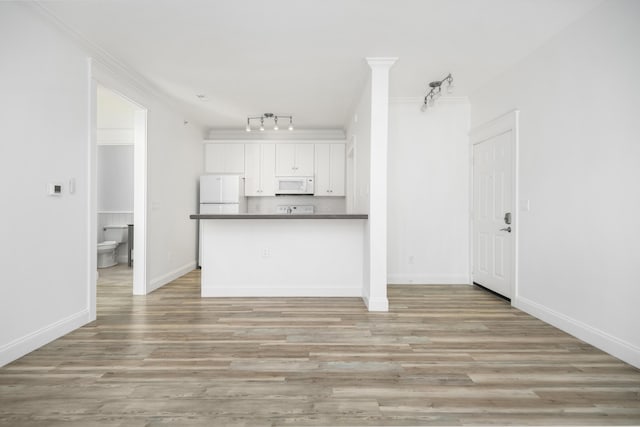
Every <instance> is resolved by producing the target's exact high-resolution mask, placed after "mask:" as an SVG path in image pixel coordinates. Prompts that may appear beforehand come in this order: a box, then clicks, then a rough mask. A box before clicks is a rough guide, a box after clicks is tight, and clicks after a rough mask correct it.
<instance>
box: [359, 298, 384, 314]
mask: <svg viewBox="0 0 640 427" xmlns="http://www.w3.org/2000/svg"><path fill="white" fill-rule="evenodd" d="M362 300H363V301H364V304H365V305H366V306H367V308H368V309H369V311H389V300H388V299H387V298H373V299H370V298H369V297H367V296H363V297H362Z"/></svg>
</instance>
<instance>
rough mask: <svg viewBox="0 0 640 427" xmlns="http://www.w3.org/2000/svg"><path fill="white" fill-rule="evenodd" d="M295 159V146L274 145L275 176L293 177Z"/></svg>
mask: <svg viewBox="0 0 640 427" xmlns="http://www.w3.org/2000/svg"><path fill="white" fill-rule="evenodd" d="M295 159H296V147H295V144H276V176H294V175H295V163H296V162H295Z"/></svg>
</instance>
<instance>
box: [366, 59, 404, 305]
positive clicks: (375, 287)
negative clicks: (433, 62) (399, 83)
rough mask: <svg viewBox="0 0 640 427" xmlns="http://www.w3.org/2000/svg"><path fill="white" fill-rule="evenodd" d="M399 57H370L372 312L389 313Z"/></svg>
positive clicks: (369, 301) (369, 266) (369, 292)
mask: <svg viewBox="0 0 640 427" xmlns="http://www.w3.org/2000/svg"><path fill="white" fill-rule="evenodd" d="M397 59H398V58H367V62H368V63H369V67H371V158H370V168H369V221H368V230H367V234H368V239H367V240H368V243H369V244H368V245H366V246H368V248H366V249H367V252H368V254H365V257H368V263H366V264H365V265H366V268H367V269H368V270H369V271H368V274H365V277H367V276H368V279H369V283H368V289H367V284H365V289H364V295H363V298H364V300H365V303H366V304H367V307H368V308H369V311H389V300H388V299H387V151H388V150H387V145H388V139H389V70H390V69H391V66H393V64H394V63H395V62H396V60H397Z"/></svg>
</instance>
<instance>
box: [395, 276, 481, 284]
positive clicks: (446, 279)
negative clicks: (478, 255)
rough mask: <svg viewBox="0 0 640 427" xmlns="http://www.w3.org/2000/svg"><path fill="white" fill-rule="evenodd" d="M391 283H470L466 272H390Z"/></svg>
mask: <svg viewBox="0 0 640 427" xmlns="http://www.w3.org/2000/svg"><path fill="white" fill-rule="evenodd" d="M387 282H388V283H389V284H390V285H468V284H470V283H471V281H470V280H469V276H467V275H464V274H389V275H388V277H387Z"/></svg>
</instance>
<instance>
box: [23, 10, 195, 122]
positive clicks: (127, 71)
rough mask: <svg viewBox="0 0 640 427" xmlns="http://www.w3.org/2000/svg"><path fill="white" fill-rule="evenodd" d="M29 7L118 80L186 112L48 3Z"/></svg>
mask: <svg viewBox="0 0 640 427" xmlns="http://www.w3.org/2000/svg"><path fill="white" fill-rule="evenodd" d="M27 5H29V7H31V9H32V10H33V11H35V12H36V13H38V14H39V15H40V16H42V17H43V18H44V19H46V20H47V21H48V22H50V23H51V24H53V25H54V26H55V27H56V28H58V29H59V30H60V31H62V33H63V34H64V35H66V36H67V37H68V38H69V39H70V40H71V41H72V42H73V43H74V44H76V45H77V46H78V47H79V48H80V49H81V50H83V51H85V52H86V53H87V55H89V57H90V58H91V60H92V61H96V62H98V63H99V64H100V66H101V67H102V68H103V69H104V70H106V71H107V72H109V73H111V74H112V75H113V76H115V77H116V78H117V79H118V80H123V83H125V84H127V85H130V86H132V87H133V88H134V89H136V90H138V91H140V92H141V93H143V94H146V95H149V96H152V97H154V98H156V99H157V100H158V101H160V102H161V103H163V104H164V105H166V106H167V107H170V108H172V109H173V110H175V111H176V112H179V113H180V114H184V109H183V108H181V107H180V105H178V104H177V102H176V100H175V99H174V98H172V97H170V96H169V95H167V94H166V93H165V92H164V91H163V90H161V89H160V88H158V87H157V86H156V85H154V84H153V83H151V82H150V81H149V80H148V79H146V78H145V77H143V76H142V75H141V74H139V73H137V72H136V71H134V70H132V69H131V68H130V67H128V66H127V65H125V64H124V63H122V62H121V61H119V60H118V59H117V58H115V57H114V56H113V55H111V54H110V53H109V52H108V51H106V50H105V49H103V48H102V47H100V46H99V45H97V44H95V43H93V42H92V41H90V40H89V39H87V38H86V37H84V36H82V34H80V33H78V32H77V31H75V30H74V29H73V28H72V27H70V26H69V25H67V24H66V23H64V22H63V21H62V20H60V19H59V18H58V17H57V16H56V15H55V14H54V13H52V12H51V11H50V10H49V9H48V8H47V7H46V5H44V4H43V3H42V2H39V1H35V2H29V3H27Z"/></svg>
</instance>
